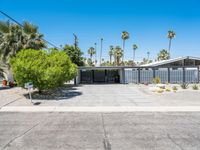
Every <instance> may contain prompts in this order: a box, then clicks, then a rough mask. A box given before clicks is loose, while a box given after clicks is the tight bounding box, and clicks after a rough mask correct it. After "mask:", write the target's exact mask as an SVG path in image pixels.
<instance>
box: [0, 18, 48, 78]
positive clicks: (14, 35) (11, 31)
mask: <svg viewBox="0 0 200 150" xmlns="http://www.w3.org/2000/svg"><path fill="white" fill-rule="evenodd" d="M0 33H1V38H0V39H1V40H0V61H1V62H0V63H1V65H2V68H3V69H4V72H5V74H6V75H7V79H8V80H9V81H13V76H12V72H11V70H10V65H9V58H10V57H12V56H15V55H16V53H17V52H18V51H20V50H21V49H36V50H38V49H41V48H45V47H46V42H45V41H44V40H43V39H42V37H43V35H42V34H40V33H39V32H38V27H37V26H35V25H32V24H30V23H28V22H24V23H23V27H21V26H19V25H17V24H12V23H10V22H9V21H7V22H3V21H0Z"/></svg>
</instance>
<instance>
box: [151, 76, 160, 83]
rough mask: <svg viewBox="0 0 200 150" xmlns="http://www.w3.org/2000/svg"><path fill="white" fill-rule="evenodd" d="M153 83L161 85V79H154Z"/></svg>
mask: <svg viewBox="0 0 200 150" xmlns="http://www.w3.org/2000/svg"><path fill="white" fill-rule="evenodd" d="M153 83H154V84H159V83H161V80H160V78H159V77H155V78H153Z"/></svg>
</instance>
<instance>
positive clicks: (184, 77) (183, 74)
mask: <svg viewBox="0 0 200 150" xmlns="http://www.w3.org/2000/svg"><path fill="white" fill-rule="evenodd" d="M183 83H185V67H183Z"/></svg>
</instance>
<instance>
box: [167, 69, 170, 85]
mask: <svg viewBox="0 0 200 150" xmlns="http://www.w3.org/2000/svg"><path fill="white" fill-rule="evenodd" d="M167 73H168V83H170V68H169V67H168V68H167Z"/></svg>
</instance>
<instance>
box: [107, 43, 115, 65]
mask: <svg viewBox="0 0 200 150" xmlns="http://www.w3.org/2000/svg"><path fill="white" fill-rule="evenodd" d="M108 54H109V57H110V64H112V57H113V55H114V47H113V46H112V45H111V46H110V50H109V52H108Z"/></svg>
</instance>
